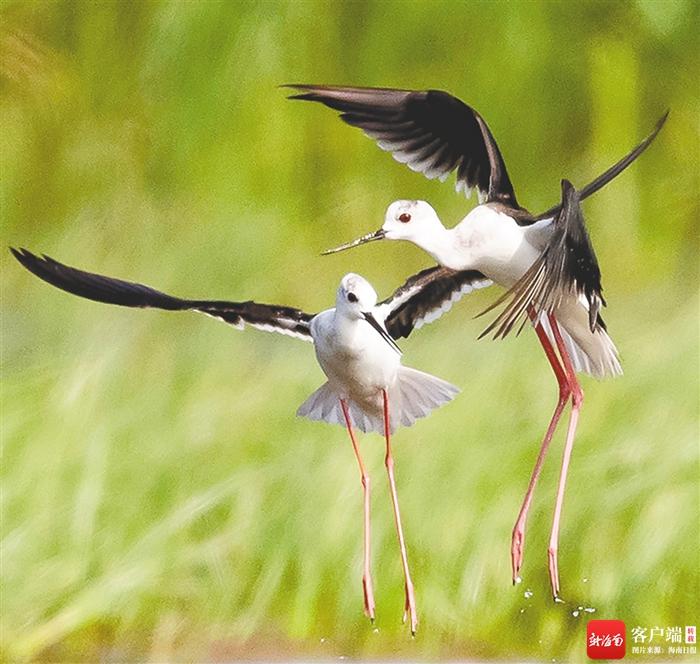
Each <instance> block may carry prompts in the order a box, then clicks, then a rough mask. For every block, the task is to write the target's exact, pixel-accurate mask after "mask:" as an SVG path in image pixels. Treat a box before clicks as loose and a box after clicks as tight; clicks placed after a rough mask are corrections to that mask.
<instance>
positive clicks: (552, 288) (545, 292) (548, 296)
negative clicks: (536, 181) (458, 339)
mask: <svg viewBox="0 0 700 664" xmlns="http://www.w3.org/2000/svg"><path fill="white" fill-rule="evenodd" d="M561 186H562V202H561V205H560V208H559V211H558V213H557V216H556V217H555V218H554V221H553V232H552V235H551V238H550V239H549V242H548V243H547V246H546V247H545V248H544V250H543V251H542V254H541V255H540V256H539V258H538V259H537V260H536V261H535V262H534V263H533V264H532V266H531V267H530V269H529V270H528V271H527V272H526V273H525V274H524V275H523V276H522V277H521V278H520V280H519V281H518V282H517V283H516V284H515V285H514V286H513V287H512V288H511V289H510V290H508V291H507V292H506V293H504V295H503V296H501V297H500V298H499V299H498V300H496V302H494V303H493V304H492V305H491V306H490V307H489V308H488V309H487V310H486V311H490V310H491V309H493V308H495V307H497V306H498V305H499V304H502V303H503V302H506V301H508V300H510V302H509V303H508V305H507V306H506V308H505V309H504V310H503V311H502V312H501V313H500V315H499V316H498V317H497V318H496V320H495V321H493V323H491V325H489V326H488V327H487V328H486V329H485V330H484V332H483V333H482V334H481V336H482V337H483V336H484V335H486V334H489V333H490V332H491V331H493V330H495V334H494V338H499V337H501V338H503V337H505V336H506V335H507V334H508V333H509V332H510V331H511V330H512V329H513V326H514V325H515V324H516V323H517V322H518V320H521V326H520V328H521V329H522V326H523V325H524V323H525V322H526V321H527V319H528V316H530V315H531V314H533V315H539V314H540V313H542V312H547V313H551V312H553V311H554V310H555V309H556V308H557V307H558V306H559V304H560V303H561V301H562V300H563V299H564V298H567V297H571V296H572V295H574V296H581V295H582V296H583V297H585V299H586V300H587V302H588V323H589V327H590V329H591V332H594V331H595V330H596V328H597V327H598V326H601V327H602V326H603V323H602V320H601V319H600V316H599V313H600V308H601V306H605V299H604V298H603V295H602V291H603V288H602V286H601V285H600V268H599V267H598V259H597V258H596V255H595V251H594V250H593V245H592V244H591V240H590V238H589V237H588V232H587V231H586V226H585V223H584V220H583V212H582V211H581V197H580V192H578V191H576V189H575V188H574V186H573V185H572V184H571V182H569V181H568V180H562V183H561ZM486 311H484V312H483V313H486Z"/></svg>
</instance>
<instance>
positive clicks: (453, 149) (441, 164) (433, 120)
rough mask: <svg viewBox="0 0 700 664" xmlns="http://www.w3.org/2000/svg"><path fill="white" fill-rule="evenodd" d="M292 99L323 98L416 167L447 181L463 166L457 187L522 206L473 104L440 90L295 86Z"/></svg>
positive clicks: (486, 197)
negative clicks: (469, 104) (471, 105)
mask: <svg viewBox="0 0 700 664" xmlns="http://www.w3.org/2000/svg"><path fill="white" fill-rule="evenodd" d="M286 87H290V88H294V89H296V90H299V94H296V95H293V96H291V97H290V99H302V100H307V101H318V102H321V103H322V104H325V105H326V106H328V107H329V108H332V109H335V110H336V111H340V118H341V120H343V121H344V122H346V123H347V124H349V125H352V126H353V127H359V128H360V129H362V131H364V133H365V134H366V135H367V136H369V137H370V138H372V139H374V140H375V141H376V142H377V144H378V145H379V147H380V148H382V149H383V150H386V151H388V152H391V153H392V154H393V156H394V159H396V160H397V161H400V162H402V163H405V164H407V165H408V166H409V168H411V169H412V170H414V171H417V172H419V173H423V175H425V176H426V177H428V178H430V179H431V180H432V179H435V178H438V179H440V180H441V181H444V180H445V179H447V177H448V176H449V174H450V173H451V172H452V171H454V170H457V182H456V189H457V191H464V193H465V195H467V196H469V195H470V193H471V190H472V189H473V188H476V189H477V190H478V192H479V199H480V200H484V199H485V200H486V201H489V202H501V203H504V204H507V205H509V206H511V207H515V208H517V207H518V203H517V201H516V200H515V193H514V191H513V185H512V184H511V182H510V179H509V178H508V172H507V171H506V165H505V163H504V161H503V157H502V156H501V152H500V150H499V149H498V145H497V144H496V140H495V139H494V137H493V135H492V134H491V131H490V130H489V128H488V126H487V125H486V122H485V121H484V119H483V118H482V117H481V116H480V115H479V114H478V113H477V112H476V111H475V110H474V109H473V108H471V107H470V106H467V105H466V104H465V103H464V102H462V101H461V100H459V99H457V98H456V97H453V96H452V95H450V94H448V93H447V92H442V91H440V90H427V91H424V92H419V91H412V90H392V89H386V88H346V87H336V86H323V85H289V86H286Z"/></svg>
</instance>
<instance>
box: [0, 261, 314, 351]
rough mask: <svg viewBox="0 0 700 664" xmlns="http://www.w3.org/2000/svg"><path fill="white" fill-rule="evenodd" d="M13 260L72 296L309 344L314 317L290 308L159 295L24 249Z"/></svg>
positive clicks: (139, 286) (154, 291)
mask: <svg viewBox="0 0 700 664" xmlns="http://www.w3.org/2000/svg"><path fill="white" fill-rule="evenodd" d="M11 251H12V253H13V255H14V256H15V258H16V259H17V260H18V261H19V262H20V263H21V264H22V265H24V267H26V268H27V270H29V271H30V272H32V273H33V274H35V275H36V276H37V277H39V278H40V279H43V280H44V281H46V282H47V283H49V284H51V285H53V286H56V287H57V288H60V289H62V290H64V291H66V292H68V293H72V294H73V295H79V296H80V297H84V298H87V299H89V300H95V301H97V302H105V303H107V304H117V305H120V306H124V307H142V308H155V309H165V310H167V311H187V310H189V311H198V312H200V313H203V314H206V315H208V316H212V317H213V318H217V319H219V320H222V321H224V322H226V323H229V324H230V325H233V326H234V327H236V328H238V329H243V327H244V326H245V325H250V326H251V327H254V328H257V329H259V330H264V331H266V332H277V333H279V334H286V335H289V336H293V337H297V338H299V339H304V340H305V341H312V338H311V331H310V324H311V320H312V318H313V315H311V314H307V313H304V312H303V311H300V310H299V309H294V308H292V307H284V306H276V305H269V304H259V303H257V302H252V301H248V302H228V301H225V300H185V299H181V298H178V297H173V296H172V295H167V294H166V293H161V292H160V291H157V290H155V289H153V288H150V287H149V286H144V285H143V284H137V283H132V282H130V281H122V280H121V279H114V278H112V277H105V276H102V275H100V274H93V273H92V272H85V271H83V270H78V269H76V268H73V267H69V266H68V265H64V264H63V263H59V262H58V261H56V260H54V259H53V258H50V257H48V256H42V257H39V256H35V255H34V254H32V253H31V252H30V251H27V250H26V249H11Z"/></svg>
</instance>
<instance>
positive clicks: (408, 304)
mask: <svg viewBox="0 0 700 664" xmlns="http://www.w3.org/2000/svg"><path fill="white" fill-rule="evenodd" d="M491 283H492V282H491V281H489V280H488V279H487V278H486V277H485V276H484V275H483V274H481V272H477V271H476V270H461V271H457V270H450V269H449V268H446V267H441V266H439V265H438V266H435V267H429V268H427V269H425V270H422V271H421V272H418V273H417V274H414V275H413V276H412V277H410V278H409V279H408V280H407V281H406V283H405V284H403V285H402V286H400V287H399V288H398V289H396V291H395V292H394V293H393V294H392V295H391V296H390V297H388V298H387V299H386V300H384V301H383V302H380V303H379V304H378V305H377V309H378V317H379V316H380V315H381V317H382V318H383V319H384V321H385V325H386V329H387V331H388V332H389V334H390V335H391V336H392V337H393V338H394V339H399V338H401V337H408V336H409V335H410V334H411V332H412V331H413V330H414V329H418V328H420V327H422V326H423V325H425V324H427V323H432V322H433V321H435V320H437V319H438V318H440V316H442V315H443V314H444V313H447V312H448V311H449V310H450V309H451V308H452V305H453V304H454V303H455V302H457V301H459V300H460V299H461V298H462V297H463V296H464V295H466V294H468V293H471V292H472V291H473V290H476V289H478V288H486V287H487V286H490V285H491Z"/></svg>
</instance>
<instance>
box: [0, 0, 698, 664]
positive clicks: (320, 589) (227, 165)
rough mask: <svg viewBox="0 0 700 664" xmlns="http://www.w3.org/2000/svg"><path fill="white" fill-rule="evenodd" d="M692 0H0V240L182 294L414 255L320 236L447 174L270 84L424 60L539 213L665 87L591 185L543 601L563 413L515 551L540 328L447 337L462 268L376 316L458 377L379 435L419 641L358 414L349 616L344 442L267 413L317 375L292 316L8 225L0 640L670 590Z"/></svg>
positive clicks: (613, 602)
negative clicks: (113, 287)
mask: <svg viewBox="0 0 700 664" xmlns="http://www.w3.org/2000/svg"><path fill="white" fill-rule="evenodd" d="M699 7H700V5H699V4H698V3H697V2H694V1H682V0H677V1H672V0H669V1H665V2H662V1H653V0H645V1H638V2H582V3H573V2H571V3H569V2H560V3H559V2H557V3H554V2H507V3H499V2H469V3H457V2H438V1H434V2H388V1H387V2H376V1H375V2H343V3H340V2H320V1H318V2H316V1H304V2H301V1H299V2H286V3H277V2H216V1H208V2H171V3H168V2H139V3H128V2H99V3H98V2H95V3H92V2H39V1H36V2H3V3H2V22H1V23H0V68H1V69H0V75H1V81H0V86H1V87H0V121H1V122H2V128H1V140H2V143H1V145H2V148H1V150H0V160H1V162H0V163H1V173H0V196H1V199H0V204H1V206H2V244H3V245H5V246H7V245H8V244H11V245H14V246H26V247H28V248H30V249H31V250H33V251H37V252H45V253H47V254H49V255H51V256H54V257H56V258H58V259H59V260H62V261H65V262H67V263H68V264H71V265H76V266H79V267H83V268H85V269H88V270H94V271H98V272H102V273H104V274H111V275H114V276H117V277H122V278H126V279H132V280H137V281H141V282H143V283H147V284H150V285H152V286H154V287H156V288H160V289H163V290H166V291H168V292H172V293H174V294H178V295H182V296H191V297H205V298H228V299H248V298H256V299H257V300H259V301H263V302H272V303H284V304H291V305H295V306H299V307H301V308H304V309H305V310H307V311H318V310H320V309H323V308H326V307H328V306H331V305H332V303H333V300H334V293H335V289H336V287H337V282H338V281H339V279H340V277H341V276H342V275H343V274H344V273H345V272H348V271H350V270H352V271H356V272H359V273H361V274H363V275H365V276H366V277H367V278H369V279H370V280H371V281H372V283H373V284H374V285H375V287H376V289H377V291H378V292H379V293H380V295H383V296H384V295H387V294H388V293H390V292H391V291H392V290H393V289H394V288H395V287H396V286H398V285H399V284H400V283H401V282H403V280H404V279H405V278H406V277H407V276H409V275H410V274H412V273H413V272H414V271H416V270H418V269H420V268H423V267H426V266H428V265H430V264H431V260H430V258H429V257H428V256H427V255H425V254H423V253H422V252H420V251H419V250H418V249H416V248H414V247H412V246H409V245H407V244H406V245H404V244H400V243H392V244H390V245H371V246H369V247H366V248H363V249H359V250H356V251H354V252H348V253H346V254H342V255H338V256H334V257H329V258H321V257H320V256H319V255H318V254H319V252H320V251H321V250H322V249H324V248H327V247H329V246H334V245H336V244H338V243H339V242H341V241H344V240H347V239H350V238H353V237H355V236H357V235H358V234H360V233H363V232H367V231H370V230H374V229H375V228H377V227H378V226H379V225H380V223H381V221H382V219H383V214H384V209H385V207H386V205H388V204H389V203H390V202H391V201H392V200H394V199H396V198H424V199H427V200H429V201H431V203H432V204H433V205H434V206H435V207H436V209H437V210H438V212H439V213H440V215H441V217H442V219H443V220H445V221H446V223H448V225H451V224H454V223H456V222H457V221H458V220H459V219H461V217H462V216H463V215H464V214H465V212H466V211H467V210H468V209H470V207H471V206H472V205H473V202H469V203H466V202H465V201H464V199H462V198H461V197H459V196H456V195H455V193H454V191H453V189H452V186H451V184H450V185H448V184H444V185H441V184H440V183H438V182H429V181H427V180H424V179H423V178H422V177H420V176H419V175H416V174H414V173H411V172H410V171H409V170H408V169H406V168H405V167H403V166H401V165H399V164H397V163H395V162H394V161H393V160H392V159H391V158H390V157H389V156H388V155H386V154H383V153H381V151H379V150H378V149H376V147H375V146H374V145H373V144H372V143H371V142H370V141H368V140H367V139H366V138H364V137H363V136H362V135H361V134H360V133H359V132H357V131H356V130H351V129H350V128H348V127H345V126H343V125H341V123H340V122H339V121H338V120H337V119H336V118H335V117H334V114H333V113H331V112H330V111H328V110H327V109H323V108H320V107H314V106H311V105H303V104H301V103H297V102H295V103H292V102H289V101H286V99H285V96H286V91H284V90H281V89H279V88H278V87H277V86H278V85H279V84H282V83H287V82H314V83H338V84H343V83H345V84H355V85H380V86H382V85H383V86H396V87H410V88H426V87H436V88H442V89H446V90H449V91H451V92H453V93H454V94H456V95H458V96H460V97H461V98H463V99H464V100H465V101H467V102H468V103H471V104H473V105H474V106H475V107H476V108H478V109H479V111H480V112H481V113H482V114H483V115H484V117H485V118H486V119H487V121H488V122H489V124H490V126H491V129H492V131H493V132H494V134H495V135H496V137H497V139H498V141H499V143H500V147H501V150H502V152H503V154H504V156H505V158H506V160H507V163H508V167H509V171H510V174H511V178H512V179H513V182H514V183H515V187H516V191H517V193H518V197H519V199H520V201H521V202H522V203H523V204H524V205H526V206H527V207H528V208H529V209H531V210H533V211H538V210H541V209H543V208H545V207H549V206H550V205H551V204H552V203H554V202H556V201H557V200H558V195H559V180H560V178H562V177H567V178H570V179H571V180H572V181H573V182H574V183H575V184H577V185H583V184H584V183H586V182H587V181H589V180H591V179H592V178H593V177H595V176H596V175H598V174H599V172H601V171H602V170H603V169H604V168H606V167H607V166H609V165H610V164H611V163H613V162H614V161H615V160H617V159H618V158H619V157H620V156H621V155H623V154H624V153H626V152H627V151H628V150H629V149H630V148H631V147H632V146H633V145H634V144H636V143H637V142H638V141H639V140H640V139H641V138H642V137H644V136H645V135H646V134H647V133H648V132H649V131H650V130H651V129H652V127H653V126H654V123H655V122H656V120H657V118H658V117H659V116H660V115H661V114H662V113H663V112H664V111H665V110H666V109H667V108H670V109H671V115H670V119H669V122H668V124H667V125H666V127H665V128H664V130H663V132H662V133H661V134H660V135H659V137H658V139H657V141H656V143H655V144H654V145H653V146H652V147H651V148H650V149H649V151H648V152H647V153H646V154H645V155H644V156H643V157H642V158H641V159H640V160H639V161H638V162H637V163H636V164H635V165H634V166H633V167H632V168H630V169H629V170H628V171H627V172H625V174H624V175H623V176H621V177H620V178H619V179H617V180H616V181H615V182H614V183H613V184H611V185H609V186H608V187H607V188H606V189H605V190H603V191H602V192H600V193H599V194H598V195H596V196H595V197H594V198H593V199H591V200H589V201H587V202H586V204H585V213H586V215H587V222H588V225H589V229H590V233H591V236H592V238H593V241H594V243H595V245H596V249H597V252H598V256H599V259H600V263H601V265H602V269H603V274H604V286H605V295H606V297H607V299H608V302H609V309H608V310H607V313H606V314H605V317H606V320H607V322H608V324H609V328H610V331H611V333H612V336H613V337H614V339H615V340H616V343H617V345H618V346H619V348H620V351H621V354H622V358H623V364H624V368H625V372H626V373H625V376H624V377H622V378H621V379H619V380H614V381H608V382H603V383H596V382H595V381H592V380H590V379H587V378H584V379H583V386H584V389H585V390H586V394H587V399H586V402H585V404H584V410H583V415H582V421H581V425H580V428H579V435H578V440H577V444H576V447H575V449H574V455H573V462H572V467H571V472H570V479H569V489H568V494H567V497H566V502H565V506H564V521H563V527H562V533H561V549H560V570H561V577H562V595H563V598H564V599H565V600H566V603H565V604H559V605H555V604H553V603H552V601H551V598H550V597H549V587H548V581H547V572H546V560H547V556H546V548H547V540H548V533H549V528H550V525H551V518H552V508H553V502H554V494H555V489H556V479H557V473H558V467H559V461H560V454H561V445H562V440H563V432H560V433H559V435H558V436H557V437H556V438H555V441H554V444H553V446H552V451H551V456H550V457H549V458H548V461H547V464H546V467H545V470H544V473H543V476H542V479H541V483H540V485H539V487H538V490H537V492H536V494H535V501H534V504H533V509H532V512H531V517H530V522H529V531H528V539H527V546H526V553H525V565H524V569H523V573H522V576H523V583H522V585H520V586H517V587H515V588H514V587H512V586H511V584H510V561H509V543H510V533H511V528H512V526H513V522H514V520H515V517H516V514H517V511H518V508H519V505H520V500H521V498H522V495H523V493H524V491H525V488H526V485H527V480H528V477H529V473H530V470H531V467H532V465H533V463H534V459H535V456H536V452H537V449H538V446H539V441H540V439H541V436H542V434H543V432H544V429H545V426H546V424H547V422H548V419H549V417H550V414H551V410H552V409H553V407H554V405H555V401H556V385H555V381H554V380H553V378H552V376H551V374H550V370H549V368H548V366H547V364H546V361H545V359H544V357H543V355H542V353H541V350H540V348H539V347H538V345H537V341H536V338H535V336H534V335H533V334H531V333H526V334H523V335H521V337H520V338H518V339H515V338H509V339H508V340H507V341H505V342H501V343H493V342H488V341H482V342H478V343H477V342H476V341H475V339H476V336H477V335H478V333H479V332H480V331H481V329H482V327H483V321H482V320H478V321H475V320H473V315H474V314H476V313H477V312H478V311H480V310H481V309H482V308H483V306H484V305H485V304H486V303H488V302H490V301H491V300H492V299H493V298H494V297H495V296H496V295H497V292H498V291H497V290H496V289H491V290H489V291H486V292H482V293H479V294H478V295H476V296H474V297H470V298H467V300H466V301H463V302H462V303H461V304H460V305H459V306H458V307H456V308H455V311H454V312H453V313H452V314H450V315H449V316H446V317H444V318H443V319H442V320H441V321H440V322H439V323H438V324H435V325H432V326H429V327H427V328H424V329H423V330H421V331H420V332H418V333H416V334H415V335H414V336H412V337H411V339H409V340H407V341H404V342H403V343H402V346H403V348H404V351H405V356H404V360H405V362H406V364H409V365H411V366H415V367H417V368H420V369H423V370H426V371H430V372H432V373H435V374H436V375H439V376H441V377H443V378H445V379H447V380H450V381H451V382H454V383H456V384H457V385H458V386H460V387H461V388H462V390H463V392H462V394H461V395H460V397H459V399H458V400H457V401H456V402H454V403H453V404H450V405H449V406H446V407H445V408H444V409H442V410H440V411H438V412H437V413H435V414H434V416H433V417H431V418H429V419H427V420H425V421H421V422H420V423H418V424H417V425H416V426H415V427H414V428H412V429H403V430H401V431H400V432H399V433H398V435H397V436H396V438H395V456H396V472H397V481H398V490H399V496H400V499H401V506H402V514H403V519H404V527H405V531H406V536H407V544H408V550H409V558H410V561H411V564H412V567H413V574H414V580H415V584H416V591H417V598H418V605H419V614H420V619H421V624H420V627H419V633H418V635H417V637H416V638H415V640H411V638H410V637H409V636H408V634H407V630H406V628H405V627H404V626H402V625H401V623H400V618H401V614H402V608H403V606H402V602H403V588H402V576H401V569H400V564H399V555H398V547H397V544H396V539H395V533H394V529H393V523H392V516H391V508H390V501H389V495H388V490H387V486H386V481H385V477H384V468H383V444H382V441H381V439H380V438H379V437H378V436H375V435H373V436H366V437H365V438H363V440H362V443H361V444H362V447H363V450H364V454H365V457H366V461H367V463H368V466H369V468H370V472H371V473H372V477H373V480H374V482H373V486H374V495H373V508H372V509H373V529H374V552H373V568H374V578H375V586H376V598H377V605H378V619H377V622H376V624H375V626H374V628H373V627H371V626H370V625H369V624H368V622H367V621H366V619H365V618H364V616H363V615H362V597H361V586H360V576H361V518H362V514H361V509H362V508H361V505H362V498H361V487H360V482H359V478H358V473H357V469H356V465H355V460H354V458H353V455H352V451H351V448H350V445H349V442H348V440H347V437H346V434H345V432H344V431H343V430H342V429H340V428H339V427H335V428H332V427H329V426H327V425H322V424H317V423H310V422H308V421H305V420H300V419H296V418H295V417H294V412H295V410H296V408H297V406H298V405H299V404H300V403H301V402H302V401H303V400H304V399H305V398H306V396H307V395H308V394H309V393H310V392H311V391H312V390H314V389H315V388H316V387H317V386H318V385H319V384H320V383H321V382H322V380H323V377H322V374H321V371H320V369H319V368H318V367H317V366H316V363H315V361H314V358H313V350H312V348H311V346H310V345H307V344H303V343H301V342H298V341H296V340H294V339H289V338H285V337H278V336H275V335H266V334H264V333H261V332H257V331H254V330H246V331H245V332H244V333H240V332H237V331H236V330H234V329H232V328H230V327H227V326H225V325H222V324H217V323H215V322H214V321H210V320H206V319H203V318H199V317H197V316H189V315H180V314H169V313H163V312H142V311H135V310H125V309H118V308H115V307H108V306H103V305H99V304H95V303H91V302H87V301H83V300H79V299H78V298H74V297H71V296H69V295H66V294H64V293H61V292H58V291H56V290H54V289H52V288H50V287H48V286H47V285H45V284H43V283H41V282H39V281H38V280H37V279H35V278H34V277H33V276H31V275H30V274H28V273H27V272H26V271H24V270H23V269H22V268H20V266H19V265H18V264H17V263H16V262H15V261H14V260H13V259H12V257H11V256H10V255H9V252H7V251H6V250H5V249H3V250H2V251H1V252H0V267H1V269H2V279H1V288H2V403H1V406H2V446H3V462H2V586H3V587H2V606H1V607H0V609H1V610H0V613H1V614H2V654H3V657H4V659H6V660H13V661H22V660H52V661H80V660H83V661H94V660H98V659H99V660H103V661H129V660H141V661H143V660H150V661H168V660H190V661H201V660H209V661H211V660H232V659H237V658H256V657H263V658H264V657H279V658H291V657H321V658H338V657H341V656H348V657H361V656H362V657H384V656H392V657H402V658H406V659H423V658H430V659H436V658H501V659H504V658H508V659H523V658H528V659H536V660H543V659H546V660H548V661H550V660H551V661H554V660H556V661H562V660H575V661H581V660H584V659H585V645H584V644H585V624H586V621H587V620H588V619H589V618H590V617H591V615H592V617H597V618H616V619H622V620H625V621H626V622H627V624H628V628H630V627H631V626H635V625H640V626H648V627H652V626H674V625H685V624H695V623H696V622H697V611H696V608H697V600H698V569H699V568H700V566H699V565H698V563H699V561H698V539H697V538H698V535H697V533H698V516H699V510H698V477H699V468H698V446H699V443H698V407H699V405H698V404H699V396H698V366H699V364H698V299H697V285H698V232H697V223H698V214H699V213H700V204H699V203H698V151H699V143H698V121H699V117H698V108H699V106H698V91H699V90H700V85H699V80H698V71H699V58H698V38H697V26H698V18H699V17H698V13H699V12H698V8H699ZM528 591H529V592H528ZM530 594H531V597H528V596H526V595H530ZM578 607H587V608H591V607H592V608H595V610H596V612H595V613H594V614H589V613H583V612H582V613H581V614H580V615H574V613H575V612H576V610H577V608H578ZM643 659H646V660H648V659H651V658H650V657H646V658H643ZM675 659H677V660H680V659H682V657H679V656H676V657H675ZM675 659H674V661H675Z"/></svg>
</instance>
